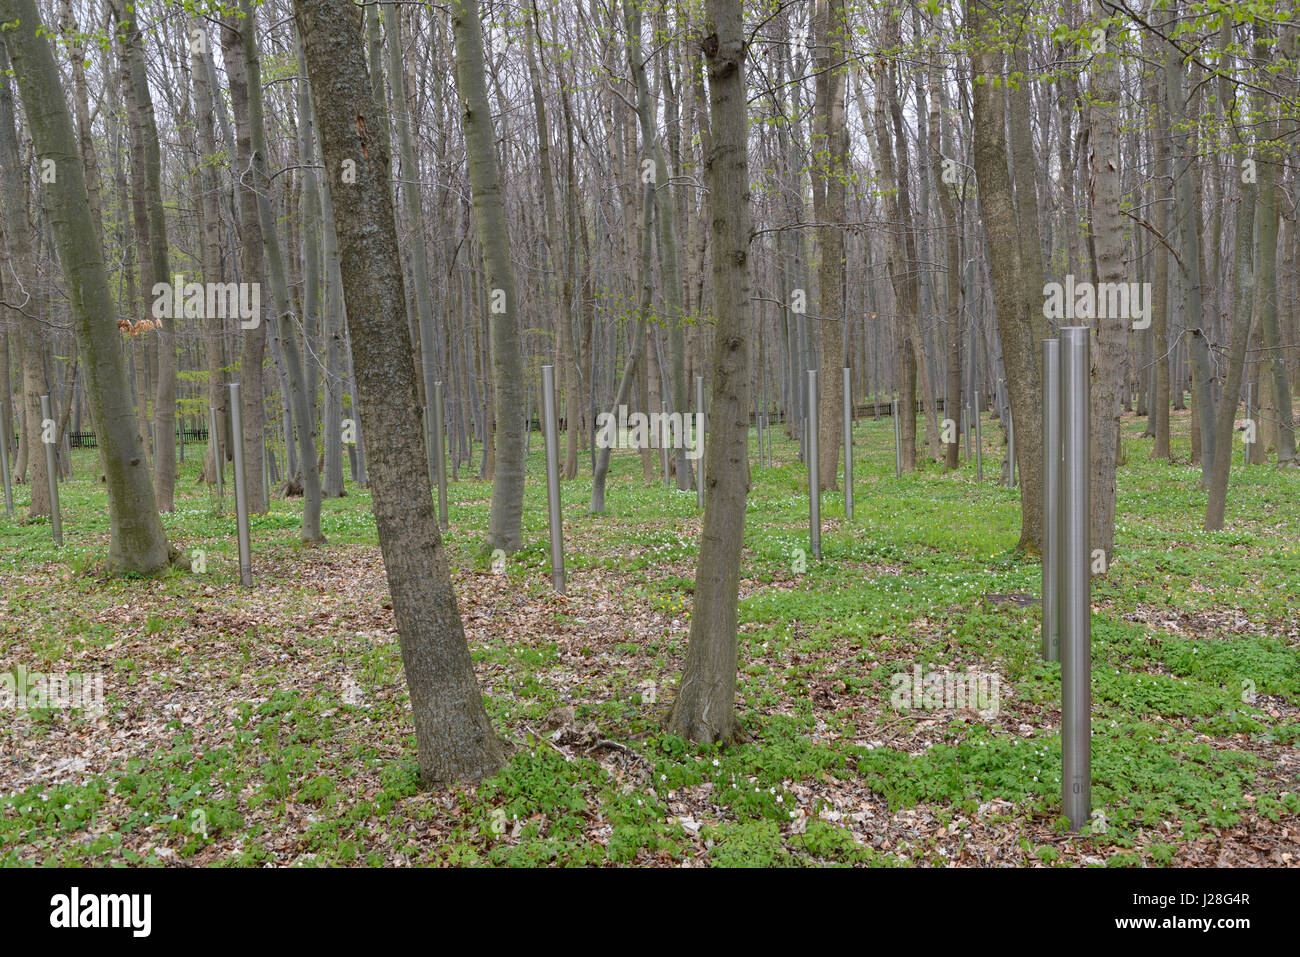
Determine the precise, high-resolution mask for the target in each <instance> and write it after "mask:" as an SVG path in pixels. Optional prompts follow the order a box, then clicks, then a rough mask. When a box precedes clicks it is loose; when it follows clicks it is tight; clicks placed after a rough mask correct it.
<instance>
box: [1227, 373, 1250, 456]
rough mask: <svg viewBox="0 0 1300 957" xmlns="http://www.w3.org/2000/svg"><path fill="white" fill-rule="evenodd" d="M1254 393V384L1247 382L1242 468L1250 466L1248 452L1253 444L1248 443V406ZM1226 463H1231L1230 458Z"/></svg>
mask: <svg viewBox="0 0 1300 957" xmlns="http://www.w3.org/2000/svg"><path fill="white" fill-rule="evenodd" d="M1254 392H1255V383H1253V382H1247V383H1246V437H1245V438H1246V440H1245V441H1244V442H1243V443H1242V446H1243V447H1244V448H1245V450H1246V454H1245V457H1244V458H1245V461H1243V462H1242V463H1241V467H1242V468H1246V466H1248V465H1250V451H1251V449H1250V447H1251V445H1252V444H1253V443H1252V442H1251V441H1250V404H1251V400H1252V399H1253V398H1254V397H1255V396H1254ZM1228 461H1229V462H1231V461H1232V458H1231V457H1229V458H1228Z"/></svg>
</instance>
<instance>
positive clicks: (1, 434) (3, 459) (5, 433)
mask: <svg viewBox="0 0 1300 957" xmlns="http://www.w3.org/2000/svg"><path fill="white" fill-rule="evenodd" d="M9 423H10V419H9V403H8V402H0V468H3V469H4V471H5V475H4V483H5V513H6V514H7V515H8V516H9V517H10V518H13V517H14V490H13V487H12V486H11V485H10V484H9V483H10V481H11V479H10V476H9Z"/></svg>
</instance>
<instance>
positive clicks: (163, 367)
mask: <svg viewBox="0 0 1300 957" xmlns="http://www.w3.org/2000/svg"><path fill="white" fill-rule="evenodd" d="M112 6H113V15H114V18H115V19H116V20H117V22H118V34H117V36H118V42H119V49H120V51H121V56H122V61H123V68H124V70H125V72H126V76H127V78H128V80H129V83H128V84H126V90H127V96H126V101H127V118H128V121H129V122H130V124H131V138H132V141H133V148H132V150H131V179H132V192H133V193H135V194H137V195H138V196H139V197H140V199H137V204H138V203H140V202H143V204H144V208H145V212H146V215H145V216H144V217H143V220H142V219H141V217H140V216H139V215H138V213H139V206H138V205H137V218H136V233H137V235H136V242H137V245H140V246H141V256H140V279H141V282H140V291H141V292H142V293H143V292H147V294H148V296H149V298H148V299H146V302H152V301H154V299H155V298H156V297H157V296H158V295H159V294H160V292H161V290H162V287H163V286H170V285H171V280H172V276H171V270H170V268H169V266H168V260H169V255H168V252H169V251H168V245H167V218H166V216H165V215H164V209H163V198H162V161H161V157H160V151H159V146H158V124H157V122H156V120H155V118H154V109H153V97H152V96H151V94H150V92H149V81H148V78H147V74H146V72H145V62H144V40H143V38H142V37H141V34H140V26H139V24H138V23H137V22H136V20H135V8H134V7H128V6H127V5H126V3H125V0H112ZM137 161H139V162H140V163H141V166H140V167H139V168H138V169H137V168H136V163H137ZM144 249H147V250H148V256H147V257H146V256H145V255H144ZM162 313H163V314H162V318H161V322H162V326H161V328H157V327H155V329H154V332H153V335H154V336H155V337H156V339H155V340H154V345H155V346H156V348H157V350H158V380H157V382H155V383H154V389H155V392H154V437H153V439H154V440H153V447H154V487H155V489H156V492H157V496H158V507H159V508H160V509H162V510H163V511H164V512H170V511H171V510H172V509H173V508H174V507H175V505H174V500H175V492H176V321H177V320H178V319H179V318H180V317H179V316H173V315H172V314H171V310H170V309H165V310H163V311H162ZM155 318H157V317H155Z"/></svg>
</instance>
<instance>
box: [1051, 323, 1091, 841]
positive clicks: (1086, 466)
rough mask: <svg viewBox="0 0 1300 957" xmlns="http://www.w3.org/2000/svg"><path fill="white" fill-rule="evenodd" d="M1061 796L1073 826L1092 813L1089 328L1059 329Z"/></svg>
mask: <svg viewBox="0 0 1300 957" xmlns="http://www.w3.org/2000/svg"><path fill="white" fill-rule="evenodd" d="M1060 349H1061V447H1062V457H1061V508H1060V512H1059V517H1060V522H1061V531H1060V534H1061V563H1060V575H1061V579H1060V588H1061V792H1062V802H1063V805H1064V809H1065V814H1066V816H1067V817H1068V818H1069V819H1070V827H1071V828H1072V829H1074V830H1075V831H1078V830H1079V829H1080V828H1082V827H1083V825H1084V824H1085V823H1086V822H1087V821H1088V817H1089V814H1090V812H1091V810H1092V772H1091V763H1092V689H1091V682H1092V618H1091V613H1092V606H1091V598H1092V594H1091V591H1092V582H1091V579H1090V577H1089V576H1090V573H1091V562H1090V557H1091V553H1090V551H1089V541H1088V531H1089V515H1090V512H1091V502H1090V501H1089V494H1090V493H1089V487H1088V481H1089V473H1090V472H1091V461H1090V454H1089V453H1090V448H1089V430H1090V428H1091V422H1090V419H1089V408H1088V402H1089V391H1090V383H1089V368H1088V367H1089V355H1088V353H1089V342H1088V327H1087V326H1066V327H1064V328H1062V329H1061V346H1060Z"/></svg>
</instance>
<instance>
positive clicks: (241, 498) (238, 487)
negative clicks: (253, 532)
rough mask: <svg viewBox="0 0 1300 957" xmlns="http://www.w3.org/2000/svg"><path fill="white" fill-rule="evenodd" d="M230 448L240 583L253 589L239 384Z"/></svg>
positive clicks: (234, 390)
mask: <svg viewBox="0 0 1300 957" xmlns="http://www.w3.org/2000/svg"><path fill="white" fill-rule="evenodd" d="M230 431H231V435H232V437H233V440H232V441H231V443H230V447H231V449H232V451H233V452H234V455H235V527H236V529H237V530H238V532H239V583H240V584H241V585H243V586H244V587H245V588H252V587H253V549H252V545H251V544H250V543H249V537H248V483H247V482H246V481H245V479H244V442H243V436H244V426H243V413H242V412H241V410H240V407H239V383H238V382H232V383H230ZM269 498H270V496H269V494H268V501H269Z"/></svg>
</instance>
